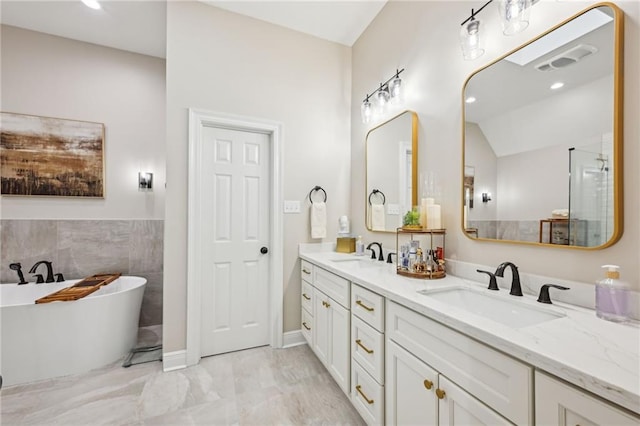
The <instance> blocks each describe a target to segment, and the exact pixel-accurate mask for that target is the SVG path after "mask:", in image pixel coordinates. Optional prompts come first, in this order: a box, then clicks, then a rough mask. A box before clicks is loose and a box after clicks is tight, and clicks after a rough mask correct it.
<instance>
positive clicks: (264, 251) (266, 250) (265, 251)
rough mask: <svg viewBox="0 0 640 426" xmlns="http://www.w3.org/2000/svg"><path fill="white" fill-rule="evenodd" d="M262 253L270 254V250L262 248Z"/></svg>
mask: <svg viewBox="0 0 640 426" xmlns="http://www.w3.org/2000/svg"><path fill="white" fill-rule="evenodd" d="M260 253H262V254H267V253H269V249H268V248H266V247H262V248H261V249H260Z"/></svg>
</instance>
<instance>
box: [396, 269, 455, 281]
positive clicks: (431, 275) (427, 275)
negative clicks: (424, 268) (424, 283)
mask: <svg viewBox="0 0 640 426" xmlns="http://www.w3.org/2000/svg"><path fill="white" fill-rule="evenodd" d="M396 273H397V274H398V275H402V276H404V277H409V278H420V279H423V280H437V279H440V278H444V277H446V276H447V273H446V272H445V271H434V272H411V271H405V270H402V269H396Z"/></svg>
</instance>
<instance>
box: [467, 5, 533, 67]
mask: <svg viewBox="0 0 640 426" xmlns="http://www.w3.org/2000/svg"><path fill="white" fill-rule="evenodd" d="M536 1H539V0H497V2H498V13H499V14H500V20H501V22H502V33H503V34H504V35H513V34H516V33H519V32H520V31H522V30H524V29H525V28H527V27H528V26H529V15H530V12H531V6H532V4H533V3H535V2H536ZM491 2H493V0H489V1H488V2H486V3H485V4H483V5H482V7H481V8H480V9H478V10H475V9H471V16H469V17H468V18H467V19H465V20H464V21H463V22H462V24H461V25H462V28H461V29H460V47H462V56H463V57H464V59H466V60H467V61H471V60H474V59H477V58H479V57H480V56H482V55H483V54H484V48H483V47H482V44H481V41H482V40H481V38H480V20H479V19H478V17H477V16H478V13H480V12H481V11H482V9H484V8H485V7H487V5H489V3H491Z"/></svg>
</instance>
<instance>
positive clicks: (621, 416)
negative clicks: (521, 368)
mask: <svg viewBox="0 0 640 426" xmlns="http://www.w3.org/2000/svg"><path fill="white" fill-rule="evenodd" d="M535 380H536V423H537V424H538V425H545V426H552V425H558V426H565V425H566V426H574V425H580V426H595V425H602V426H605V425H616V426H627V425H629V426H630V425H636V426H637V425H638V424H640V417H636V416H632V415H631V414H627V413H625V412H623V411H622V410H620V409H618V408H616V407H614V406H613V405H611V404H609V403H606V402H604V401H602V400H600V399H598V398H596V397H593V396H591V395H589V394H587V393H585V392H583V391H581V390H580V389H578V388H576V387H574V386H572V385H568V384H566V383H564V382H561V381H560V380H558V379H556V378H554V377H552V376H549V375H547V374H545V373H542V372H540V371H536V374H535Z"/></svg>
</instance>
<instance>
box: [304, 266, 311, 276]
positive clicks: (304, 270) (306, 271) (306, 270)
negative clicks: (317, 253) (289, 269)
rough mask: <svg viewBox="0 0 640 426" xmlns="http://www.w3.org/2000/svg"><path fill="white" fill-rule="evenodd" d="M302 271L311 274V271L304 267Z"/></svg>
mask: <svg viewBox="0 0 640 426" xmlns="http://www.w3.org/2000/svg"><path fill="white" fill-rule="evenodd" d="M302 272H304V273H305V274H307V275H309V274H311V271H307V270H306V269H304V268H302Z"/></svg>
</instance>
